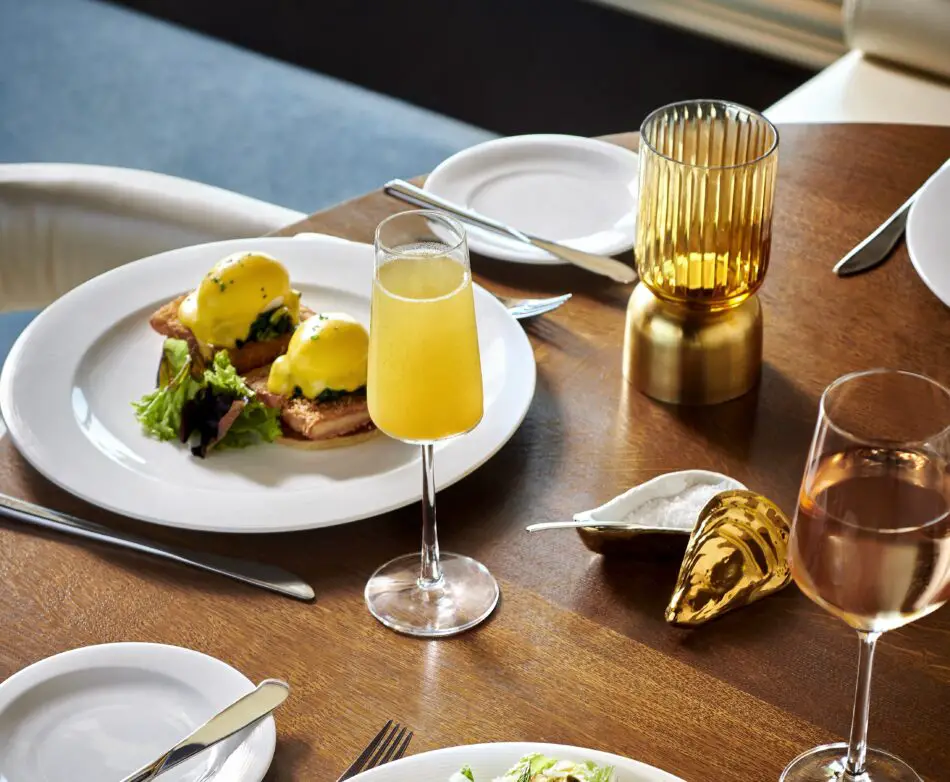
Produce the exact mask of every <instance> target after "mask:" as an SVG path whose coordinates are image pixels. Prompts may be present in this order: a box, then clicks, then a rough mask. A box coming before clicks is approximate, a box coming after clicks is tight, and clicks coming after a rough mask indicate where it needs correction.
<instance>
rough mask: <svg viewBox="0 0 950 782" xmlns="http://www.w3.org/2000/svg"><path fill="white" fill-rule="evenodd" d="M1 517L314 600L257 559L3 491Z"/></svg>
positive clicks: (299, 583) (293, 579)
mask: <svg viewBox="0 0 950 782" xmlns="http://www.w3.org/2000/svg"><path fill="white" fill-rule="evenodd" d="M0 516H6V517H7V518H11V519H15V520H16V521H21V522H24V523H25V524H32V525H34V526H37V527H44V528H45V529H51V530H55V531H56V532H65V533H67V534H69V535H76V536H78V537H81V538H88V539H89V540H96V541H99V542H100V543H110V544H112V545H115V546H121V547H123V548H128V549H132V550H133V551H138V552H141V553H143V554H153V555H154V556H156V557H161V558H163V559H170V560H172V561H173V562H179V563H181V564H183V565H191V566H192V567H196V568H199V569H200V570H207V571H210V572H212V573H218V574H219V575H222V576H227V577H228V578H233V579H235V580H236V581H242V582H244V583H245V584H252V585H254V586H258V587H261V588H262V589H269V590H270V591H272V592H279V593H280V594H282V595H287V596H288V597H294V598H296V599H297V600H313V598H314V594H313V588H312V587H311V586H310V585H309V584H307V583H306V582H305V581H303V580H301V579H300V578H299V577H297V576H295V575H294V574H293V573H288V572H287V571H286V570H284V569H282V568H279V567H275V566H273V565H264V564H261V563H259V562H250V561H248V560H243V559H235V558H234V557H226V556H223V555H221V554H206V553H199V552H195V551H189V550H188V549H183V548H178V547H177V546H170V545H167V544H165V543H158V542H155V541H151V540H148V539H147V538H143V537H140V536H138V535H133V534H131V533H128V532H119V531H117V530H113V529H109V528H108V527H104V526H102V525H101V524H95V523H94V522H91V521H85V520H84V519H80V518H77V517H75V516H70V515H69V514H66V513H60V512H59V511H55V510H51V509H49V508H44V507H43V506H41V505H34V504H33V503H32V502H26V501H25V500H19V499H17V498H15V497H10V496H8V495H6V494H0Z"/></svg>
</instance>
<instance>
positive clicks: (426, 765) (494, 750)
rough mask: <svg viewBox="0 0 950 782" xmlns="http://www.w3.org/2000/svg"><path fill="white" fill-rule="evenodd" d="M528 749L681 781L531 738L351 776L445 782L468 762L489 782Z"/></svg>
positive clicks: (633, 781)
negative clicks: (486, 766)
mask: <svg viewBox="0 0 950 782" xmlns="http://www.w3.org/2000/svg"><path fill="white" fill-rule="evenodd" d="M531 752H540V753H542V754H544V755H549V756H551V757H555V758H557V759H558V760H573V761H577V762H579V761H585V760H592V761H594V762H595V763H597V764H600V765H611V766H614V767H615V768H616V770H617V772H618V776H617V778H618V782H683V780H682V779H680V778H679V777H675V776H673V775H672V774H670V773H668V772H666V771H661V770H660V769H658V768H655V767H654V766H649V765H647V764H646V763H641V762H640V761H638V760H631V759H630V758H625V757H621V756H620V755H613V754H611V753H609V752H602V751H600V750H594V749H583V748H582V747H572V746H568V745H565V744H537V743H533V742H499V743H494V744H470V745H468V746H459V747H447V748H446V749H437V750H434V751H432V752H424V753H422V754H420V755H411V756H409V757H407V758H403V759H402V760H397V761H395V762H393V763H388V764H386V765H385V766H380V767H379V768H376V769H373V770H372V771H364V772H363V773H362V774H359V775H357V776H356V777H354V779H358V780H360V782H364V780H365V782H448V779H449V777H450V776H451V775H452V774H453V773H455V772H456V771H458V770H459V769H460V768H461V767H462V766H463V765H466V764H468V765H470V766H472V768H473V770H474V771H475V780H476V782H491V780H492V778H493V777H492V776H485V774H486V773H487V774H494V775H496V776H500V775H501V774H503V773H504V772H505V771H506V770H507V769H509V768H511V767H512V766H513V765H514V764H515V763H517V762H518V759H519V758H521V757H523V756H524V755H527V754H529V753H531ZM480 764H481V765H490V767H491V768H490V770H485V771H480V769H479V766H480ZM436 775H437V776H436Z"/></svg>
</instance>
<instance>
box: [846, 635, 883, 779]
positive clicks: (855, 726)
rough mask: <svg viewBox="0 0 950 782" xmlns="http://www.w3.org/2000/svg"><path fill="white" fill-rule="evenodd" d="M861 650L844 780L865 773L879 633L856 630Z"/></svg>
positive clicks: (855, 777) (860, 776) (859, 776)
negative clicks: (875, 650) (869, 713)
mask: <svg viewBox="0 0 950 782" xmlns="http://www.w3.org/2000/svg"><path fill="white" fill-rule="evenodd" d="M858 637H859V639H860V644H861V647H860V649H861V651H860V655H859V657H858V684H857V691H856V692H855V694H854V713H853V714H852V716H851V737H850V738H849V739H848V758H847V761H846V762H845V777H844V780H845V782H848V781H849V780H852V779H860V778H862V775H863V774H864V773H865V767H864V765H865V760H866V757H867V751H868V708H869V706H870V705H871V673H872V670H873V668H874V649H875V648H876V646H877V639H878V638H880V637H881V634H880V633H866V632H861V631H860V630H859V631H858Z"/></svg>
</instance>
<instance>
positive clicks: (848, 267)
mask: <svg viewBox="0 0 950 782" xmlns="http://www.w3.org/2000/svg"><path fill="white" fill-rule="evenodd" d="M948 164H950V160H947V161H946V162H944V164H943V165H942V166H940V168H938V169H937V170H936V171H935V172H934V173H933V174H932V175H931V176H930V177H928V178H927V181H926V182H924V183H923V184H922V185H921V186H920V187H919V188H917V190H916V191H915V192H914V194H913V195H912V196H911V197H910V198H908V199H907V200H906V201H905V202H904V203H903V204H901V206H900V208H899V209H898V210H897V211H896V212H894V214H892V215H891V216H890V217H888V218H887V220H885V221H884V222H883V223H882V224H881V225H880V226H879V227H878V228H877V230H876V231H874V233H872V234H871V235H870V236H868V237H867V238H866V239H864V240H863V241H862V242H861V243H860V244H858V246H857V247H855V248H854V249H853V250H851V252H849V253H848V254H847V255H846V256H845V257H844V258H842V259H841V260H840V261H838V263H836V264H835V267H834V272H835V274H837V275H838V276H839V277H847V276H849V275H852V274H858V273H860V272H866V271H867V270H868V269H873V268H874V267H875V266H878V265H879V264H881V263H883V262H884V261H885V260H887V258H888V256H889V255H890V254H891V250H893V249H894V245H895V244H897V242H898V241H899V240H900V238H901V236H903V234H904V229H905V228H906V226H907V213H908V212H909V211H910V208H911V206H912V205H913V203H914V201H916V200H917V196H919V195H920V191H921V190H923V189H924V188H925V187H927V184H928V183H929V182H930V180H931V179H933V178H934V177H935V176H937V174H939V173H940V172H941V171H943V170H944V169H945V168H946V167H947V165H948Z"/></svg>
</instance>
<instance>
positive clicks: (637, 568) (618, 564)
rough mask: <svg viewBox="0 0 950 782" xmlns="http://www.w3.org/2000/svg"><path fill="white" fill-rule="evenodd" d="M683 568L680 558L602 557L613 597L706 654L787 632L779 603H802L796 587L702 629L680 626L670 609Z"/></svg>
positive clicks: (672, 638) (642, 619)
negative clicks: (670, 619) (671, 621)
mask: <svg viewBox="0 0 950 782" xmlns="http://www.w3.org/2000/svg"><path fill="white" fill-rule="evenodd" d="M684 548H685V546H684ZM679 567H680V557H677V556H669V557H666V558H663V559H652V560H651V559H649V558H646V557H644V558H639V559H634V558H630V557H623V556H615V557H603V558H601V561H600V571H601V573H602V575H603V579H604V583H605V584H606V586H607V589H608V590H609V591H610V593H611V595H612V597H613V598H614V599H615V600H617V601H618V603H620V604H621V605H622V606H623V608H624V610H626V611H627V612H629V613H630V614H632V615H634V616H635V617H636V620H635V622H636V624H637V625H638V626H643V625H644V624H647V625H653V626H655V627H657V628H663V632H664V636H665V637H666V638H667V639H668V640H667V643H672V644H675V645H677V646H681V647H683V648H688V649H690V650H692V651H693V652H695V653H699V654H702V653H703V652H705V651H713V650H715V649H716V648H717V647H721V648H731V647H733V646H735V645H741V644H743V643H744V642H746V641H750V642H758V641H761V639H762V638H767V637H769V636H774V637H775V638H783V637H785V636H787V624H788V622H787V612H786V611H784V610H777V603H780V602H786V601H790V600H791V601H795V602H796V603H798V602H799V601H800V600H801V596H800V595H799V594H798V590H797V589H796V588H795V587H794V586H790V587H788V588H787V589H786V590H784V591H782V592H780V593H778V594H776V595H773V596H770V597H768V598H765V599H763V600H760V601H758V602H755V603H752V604H751V605H748V606H744V607H742V608H738V609H735V610H734V611H732V612H730V613H728V614H725V615H723V616H722V617H720V618H718V619H715V620H713V621H711V622H709V623H708V624H705V625H701V626H699V627H695V628H682V629H676V628H673V627H671V626H669V625H667V623H666V621H665V619H664V613H665V611H666V607H667V605H668V604H669V601H670V597H672V595H673V588H674V586H675V585H676V576H677V574H678V572H679Z"/></svg>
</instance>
